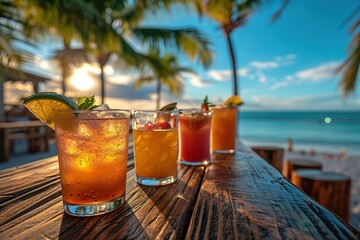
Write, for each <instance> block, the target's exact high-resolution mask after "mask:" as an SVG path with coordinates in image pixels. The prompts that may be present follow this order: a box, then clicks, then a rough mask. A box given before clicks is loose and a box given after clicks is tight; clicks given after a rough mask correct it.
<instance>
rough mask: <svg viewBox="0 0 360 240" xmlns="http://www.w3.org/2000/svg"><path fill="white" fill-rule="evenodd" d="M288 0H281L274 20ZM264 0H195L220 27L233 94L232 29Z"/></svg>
mask: <svg viewBox="0 0 360 240" xmlns="http://www.w3.org/2000/svg"><path fill="white" fill-rule="evenodd" d="M288 1H289V0H283V5H282V6H281V8H280V9H279V10H278V11H277V12H276V13H275V14H274V15H273V18H272V19H273V20H276V19H277V18H278V17H279V16H280V13H281V12H282V10H283V9H284V8H285V7H286V5H287V3H288ZM265 2H267V1H266V0H244V1H234V0H221V1H219V0H205V1H203V0H196V3H197V5H198V6H199V7H198V9H203V11H205V12H206V13H207V15H208V16H209V17H210V18H212V19H214V20H215V21H217V22H218V23H219V25H220V28H221V29H222V31H223V33H224V35H225V37H226V40H227V45H228V49H229V54H230V59H231V65H232V76H233V95H239V94H238V80H237V73H236V72H237V70H236V68H237V67H236V58H235V53H234V47H233V41H232V38H231V34H232V33H233V31H234V30H235V29H237V28H239V27H241V26H243V25H244V24H245V23H246V21H247V20H248V18H249V17H250V16H251V14H252V13H253V12H254V11H256V10H257V9H259V8H260V7H261V6H262V5H263V4H264V3H265Z"/></svg>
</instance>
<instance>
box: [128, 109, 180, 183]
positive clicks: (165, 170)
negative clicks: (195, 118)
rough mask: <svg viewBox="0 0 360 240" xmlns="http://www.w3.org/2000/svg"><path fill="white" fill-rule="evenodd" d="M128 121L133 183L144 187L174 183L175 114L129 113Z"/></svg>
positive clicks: (175, 172)
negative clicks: (131, 133) (132, 159)
mask: <svg viewBox="0 0 360 240" xmlns="http://www.w3.org/2000/svg"><path fill="white" fill-rule="evenodd" d="M132 119H133V120H132V128H133V138H134V158H135V174H136V180H137V182H138V183H140V184H143V185H147V186H159V185H166V184H170V183H173V182H175V181H176V177H177V167H178V165H177V160H178V153H179V151H178V149H179V147H178V145H179V144H178V112H177V111H137V110H133V111H132Z"/></svg>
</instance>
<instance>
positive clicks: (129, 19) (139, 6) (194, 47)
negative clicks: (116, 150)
mask: <svg viewBox="0 0 360 240" xmlns="http://www.w3.org/2000/svg"><path fill="white" fill-rule="evenodd" d="M130 2H131V1H130ZM171 2H178V1H176V0H172V1H166V2H164V1H161V0H154V1H151V2H145V1H136V2H135V3H134V4H133V3H129V2H126V1H124V2H122V4H118V2H115V3H114V2H112V1H111V2H110V3H111V4H113V5H111V4H110V3H108V4H104V2H98V1H95V3H94V4H95V6H96V9H97V10H99V11H100V12H102V13H103V16H104V18H105V19H107V23H108V26H111V28H110V30H109V31H108V32H107V33H105V32H104V33H102V34H98V35H96V38H95V40H96V41H94V43H95V44H96V46H97V47H96V48H95V52H94V55H95V58H96V60H97V63H98V64H99V67H100V70H101V74H100V79H101V89H102V102H104V96H105V74H104V67H105V65H106V64H108V62H109V60H110V59H111V57H112V56H115V58H112V59H113V60H114V63H115V64H116V65H117V66H120V67H122V68H125V69H129V68H131V67H136V68H137V69H139V70H140V71H143V69H146V65H147V64H148V63H149V61H148V59H147V58H144V53H143V52H139V51H137V50H135V49H134V48H133V46H132V45H133V43H140V44H142V46H144V48H145V49H147V48H148V49H159V48H160V47H163V48H165V49H167V50H171V49H178V50H181V51H182V52H183V53H185V54H186V55H187V56H188V57H190V58H191V59H196V58H197V59H199V60H200V62H201V63H202V64H203V65H204V66H209V65H210V64H211V59H212V54H211V51H210V50H209V42H208V40H207V39H206V38H205V37H204V36H203V35H202V34H201V33H200V32H199V31H197V30H196V29H191V28H179V29H171V28H147V27H144V26H140V24H141V23H142V21H143V20H144V16H145V14H146V13H147V12H148V11H152V12H156V11H159V10H160V9H163V7H164V5H163V4H170V3H171ZM180 2H181V1H180ZM109 4H110V5H109ZM109 6H110V7H109ZM109 33H110V35H111V36H115V37H117V42H116V41H115V42H114V41H113V40H114V39H112V38H108V37H109ZM104 37H105V38H104ZM130 39H131V41H130ZM115 40H116V38H115ZM104 42H106V43H107V44H104Z"/></svg>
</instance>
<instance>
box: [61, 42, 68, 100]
mask: <svg viewBox="0 0 360 240" xmlns="http://www.w3.org/2000/svg"><path fill="white" fill-rule="evenodd" d="M63 45H64V50H63V54H65V55H64V56H62V58H61V60H60V61H61V71H62V76H61V77H62V81H61V88H62V94H63V95H65V92H66V81H67V78H68V77H69V64H68V59H67V53H68V52H69V50H70V43H67V42H66V41H65V39H63Z"/></svg>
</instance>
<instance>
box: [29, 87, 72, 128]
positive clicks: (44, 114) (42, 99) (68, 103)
mask: <svg viewBox="0 0 360 240" xmlns="http://www.w3.org/2000/svg"><path fill="white" fill-rule="evenodd" d="M23 104H24V106H25V107H26V108H27V109H29V111H30V112H32V113H33V114H34V115H35V116H36V117H37V118H38V119H39V120H41V121H42V122H44V123H45V124H47V125H49V127H51V128H52V129H55V123H54V121H55V119H56V118H58V114H57V113H56V112H57V111H66V110H78V107H77V106H76V104H75V103H74V102H73V101H72V100H71V99H70V98H68V97H66V96H64V95H61V94H57V93H49V92H46V93H35V94H33V95H31V96H29V97H27V98H25V99H24V102H23Z"/></svg>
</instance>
